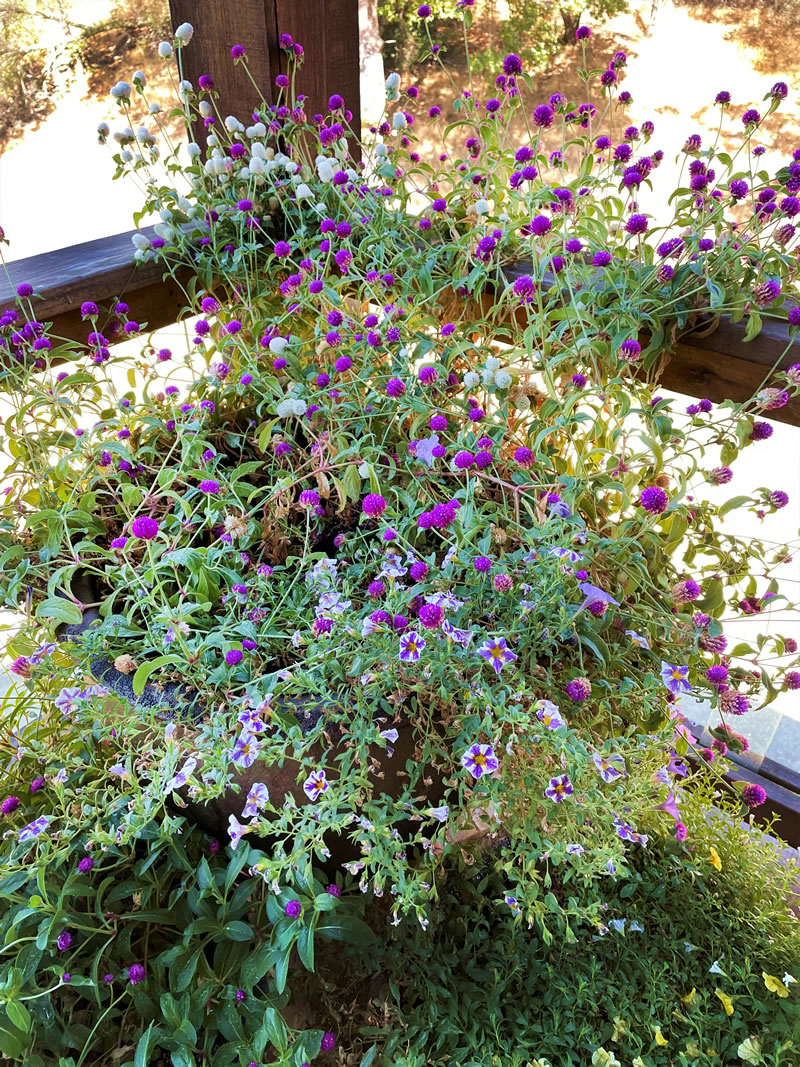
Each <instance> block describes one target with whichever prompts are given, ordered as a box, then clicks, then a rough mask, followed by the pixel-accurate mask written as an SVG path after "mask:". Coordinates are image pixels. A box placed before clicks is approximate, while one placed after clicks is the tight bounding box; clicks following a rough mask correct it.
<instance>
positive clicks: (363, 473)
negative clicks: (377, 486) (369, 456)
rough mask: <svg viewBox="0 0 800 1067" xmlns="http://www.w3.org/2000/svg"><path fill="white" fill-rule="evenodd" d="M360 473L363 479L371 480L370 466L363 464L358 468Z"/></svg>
mask: <svg viewBox="0 0 800 1067" xmlns="http://www.w3.org/2000/svg"><path fill="white" fill-rule="evenodd" d="M358 473H359V475H360V476H361V477H362V478H369V465H368V464H366V463H362V464H361V465H360V466H359V468H358Z"/></svg>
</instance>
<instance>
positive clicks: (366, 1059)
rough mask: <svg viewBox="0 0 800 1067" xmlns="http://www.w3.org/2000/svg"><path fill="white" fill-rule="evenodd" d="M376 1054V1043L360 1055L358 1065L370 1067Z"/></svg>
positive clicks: (359, 1066)
mask: <svg viewBox="0 0 800 1067" xmlns="http://www.w3.org/2000/svg"><path fill="white" fill-rule="evenodd" d="M377 1055H378V1046H377V1045H372V1046H371V1047H370V1048H368V1049H367V1051H366V1052H365V1053H364V1055H363V1056H362V1057H361V1063H360V1064H359V1065H358V1067H372V1065H373V1063H374V1062H375V1057H376V1056H377Z"/></svg>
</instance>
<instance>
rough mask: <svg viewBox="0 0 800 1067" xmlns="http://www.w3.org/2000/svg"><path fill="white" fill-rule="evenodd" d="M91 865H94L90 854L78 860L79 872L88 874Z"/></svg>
mask: <svg viewBox="0 0 800 1067" xmlns="http://www.w3.org/2000/svg"><path fill="white" fill-rule="evenodd" d="M92 867H94V860H93V859H92V857H91V856H84V857H83V859H81V860H79V862H78V870H79V871H80V873H81V874H88V873H89V871H90V870H91V869H92Z"/></svg>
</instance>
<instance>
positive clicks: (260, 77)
mask: <svg viewBox="0 0 800 1067" xmlns="http://www.w3.org/2000/svg"><path fill="white" fill-rule="evenodd" d="M169 7H170V13H171V16H172V24H173V27H177V26H179V25H180V24H181V23H182V22H190V23H191V24H192V26H193V27H194V36H193V38H192V40H191V43H190V44H189V45H188V47H187V48H186V49H185V50H184V51H183V54H182V56H181V60H182V64H183V75H184V77H185V78H188V80H189V81H190V82H192V84H193V85H195V86H196V85H197V79H198V78H199V77H200V75H201V74H209V75H210V76H211V77H212V78H213V79H214V85H215V88H216V89H217V91H218V93H219V104H218V106H219V109H220V112H221V113H222V115H223V117H224V116H226V115H235V116H236V117H237V118H238V119H240V120H241V121H242V122H245V124H246V123H247V121H248V118H249V116H250V114H251V113H252V111H253V108H254V107H255V105H256V104H257V103H258V98H257V95H256V91H255V89H254V88H253V86H252V84H251V83H250V80H249V78H248V77H247V75H246V74H245V72H244V70H243V69H242V68H241V66H239V65H234V62H233V60H232V59H231V48H232V47H233V45H235V44H240V45H243V46H244V48H245V49H246V51H247V62H248V67H249V69H250V72H251V74H252V75H253V78H254V80H255V82H256V84H257V85H258V87H259V88H260V89H261V92H262V93H263V95H264V98H265V99H266V100H272V99H273V93H274V87H275V78H276V76H277V75H278V74H280V73H281V72H282V71H285V69H286V57H285V55H284V53H283V52H282V51H281V49H280V47H279V44H278V41H279V38H280V36H281V35H282V34H285V33H288V34H290V35H291V37H292V39H293V40H294V41H296V42H297V43H298V44H301V45H302V46H303V49H304V61H303V64H302V66H301V67H300V70H299V73H298V76H297V81H296V87H297V91H298V92H300V93H305V94H306V96H307V98H308V99H307V101H306V107H305V110H306V114H307V115H308V116H309V118H310V117H311V116H312V115H313V114H315V113H317V112H319V113H322V114H324V113H326V112H327V109H328V99H329V97H330V96H331V95H332V94H333V93H340V94H341V95H342V96H343V97H344V99H345V104H346V106H347V108H348V109H349V110H350V111H351V112H352V113H353V121H352V125H353V128H354V129H355V130H359V129H360V94H359V35H358V0H169Z"/></svg>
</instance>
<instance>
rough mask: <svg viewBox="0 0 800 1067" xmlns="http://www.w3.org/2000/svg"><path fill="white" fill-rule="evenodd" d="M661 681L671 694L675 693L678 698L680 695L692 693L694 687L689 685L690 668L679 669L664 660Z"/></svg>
mask: <svg viewBox="0 0 800 1067" xmlns="http://www.w3.org/2000/svg"><path fill="white" fill-rule="evenodd" d="M661 680H662V682H663V683H664V685H665V686H666V687H667V689H669V691H670V693H674V694H675V695H676V696H677V695H678V694H679V693H691V691H692V687H691V685H690V683H689V668H688V666H685V667H677V666H674V665H673V664H672V663H666V662H665V661H664V660H663V659H662V661H661Z"/></svg>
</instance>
